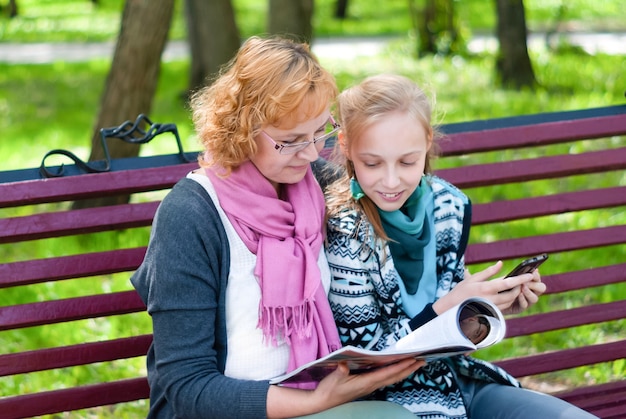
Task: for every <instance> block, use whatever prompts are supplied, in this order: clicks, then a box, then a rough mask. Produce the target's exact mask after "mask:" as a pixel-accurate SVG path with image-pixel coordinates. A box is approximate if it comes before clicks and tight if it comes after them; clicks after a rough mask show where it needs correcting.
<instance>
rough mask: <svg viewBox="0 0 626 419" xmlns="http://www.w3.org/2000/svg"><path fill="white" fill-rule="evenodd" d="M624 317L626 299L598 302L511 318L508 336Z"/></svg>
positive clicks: (508, 321)
mask: <svg viewBox="0 0 626 419" xmlns="http://www.w3.org/2000/svg"><path fill="white" fill-rule="evenodd" d="M623 318H626V300H619V301H613V302H610V303H601V304H600V303H596V304H593V305H588V306H582V307H576V308H571V309H567V310H558V311H551V312H548V313H541V314H533V315H528V316H523V317H515V318H509V319H507V321H506V337H507V338H510V337H515V336H525V335H531V334H533V333H542V332H549V331H552V330H559V329H567V328H570V327H576V326H582V325H586V324H594V323H601V322H607V321H611V320H619V319H623ZM624 351H626V348H624ZM625 353H626V352H625Z"/></svg>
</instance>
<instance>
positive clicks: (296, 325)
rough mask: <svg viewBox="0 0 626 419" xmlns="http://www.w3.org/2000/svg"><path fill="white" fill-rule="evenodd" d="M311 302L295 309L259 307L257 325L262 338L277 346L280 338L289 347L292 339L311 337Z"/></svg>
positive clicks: (308, 301) (312, 309)
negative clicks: (261, 331)
mask: <svg viewBox="0 0 626 419" xmlns="http://www.w3.org/2000/svg"><path fill="white" fill-rule="evenodd" d="M313 311H314V308H313V301H310V300H306V301H305V302H304V304H302V305H300V306H296V307H262V306H261V307H259V323H258V324H257V327H258V328H260V329H261V330H263V338H264V340H265V341H266V342H267V341H269V342H270V343H271V344H272V345H274V346H276V345H278V337H282V338H283V339H284V340H285V342H287V344H288V345H291V339H292V338H293V337H295V338H297V339H303V338H309V337H311V331H312V330H313Z"/></svg>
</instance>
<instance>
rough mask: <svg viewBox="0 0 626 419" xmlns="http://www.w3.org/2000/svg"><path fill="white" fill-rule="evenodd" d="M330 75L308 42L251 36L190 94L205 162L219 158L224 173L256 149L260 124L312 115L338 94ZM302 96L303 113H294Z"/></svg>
mask: <svg viewBox="0 0 626 419" xmlns="http://www.w3.org/2000/svg"><path fill="white" fill-rule="evenodd" d="M337 93H338V91H337V85H336V83H335V79H334V78H333V76H332V75H331V74H330V73H328V72H327V71H326V70H324V69H323V68H322V66H321V65H320V64H319V62H318V60H317V58H315V57H314V56H313V55H312V53H311V52H310V49H309V46H308V45H307V44H302V43H297V42H295V41H293V40H290V39H287V38H282V37H271V38H261V37H256V36H255V37H251V38H249V39H248V40H247V41H246V42H245V43H244V44H243V45H242V46H241V48H240V49H239V51H238V53H237V55H236V56H235V57H234V58H233V59H232V60H231V61H230V62H229V63H228V64H227V65H226V66H225V67H224V69H223V70H222V71H221V73H220V75H219V77H218V78H217V79H216V80H215V82H214V83H213V84H211V85H209V86H206V87H204V88H202V89H201V90H199V91H198V92H196V93H195V94H194V95H193V96H192V98H191V109H192V116H193V122H194V125H195V128H196V132H197V134H198V137H199V141H200V143H201V144H202V146H203V147H204V150H205V153H204V154H203V155H201V156H200V164H201V165H202V166H204V167H206V166H211V165H214V164H219V165H220V166H222V167H223V168H224V169H226V173H229V172H230V171H231V170H232V169H235V168H236V167H238V166H239V165H240V164H241V163H243V162H244V161H246V160H248V159H249V158H250V157H251V156H253V155H254V154H255V153H256V143H255V141H254V137H255V136H256V135H257V134H258V133H259V131H260V130H261V125H263V124H270V125H277V124H279V121H281V120H282V119H283V118H290V117H294V116H299V119H298V120H306V119H308V118H313V117H315V116H317V115H319V114H320V113H322V112H323V111H324V109H326V108H328V107H329V106H331V104H332V102H333V100H334V99H335V98H336V96H337ZM305 100H306V105H307V106H306V107H305V108H304V109H305V110H306V115H301V116H300V115H294V112H295V111H296V110H298V111H302V108H300V109H299V107H300V105H301V104H302V103H303V102H304V101H305Z"/></svg>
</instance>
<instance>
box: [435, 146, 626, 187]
mask: <svg viewBox="0 0 626 419" xmlns="http://www.w3.org/2000/svg"><path fill="white" fill-rule="evenodd" d="M623 169H626V147H621V148H615V149H610V150H602V151H590V152H587V153H580V154H568V155H559V156H548V157H539V158H535V159H525V160H516V161H507V162H499V163H489V164H480V165H478V164H477V165H473V166H464V167H455V168H451V169H441V170H437V171H436V172H435V173H436V174H437V175H438V176H439V177H441V178H443V179H445V180H447V181H448V182H451V183H453V184H455V185H456V186H457V187H459V188H461V189H464V188H474V187H478V186H493V185H502V184H507V183H515V182H528V181H531V180H538V179H553V178H558V177H565V176H573V175H583V174H589V173H605V172H608V171H612V170H623Z"/></svg>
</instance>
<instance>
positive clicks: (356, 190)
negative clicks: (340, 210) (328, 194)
mask: <svg viewBox="0 0 626 419" xmlns="http://www.w3.org/2000/svg"><path fill="white" fill-rule="evenodd" d="M350 193H351V194H352V198H354V200H355V201H358V200H359V199H361V198H363V197H364V196H365V194H364V193H363V189H361V185H359V182H358V181H357V180H356V179H355V178H350Z"/></svg>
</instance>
